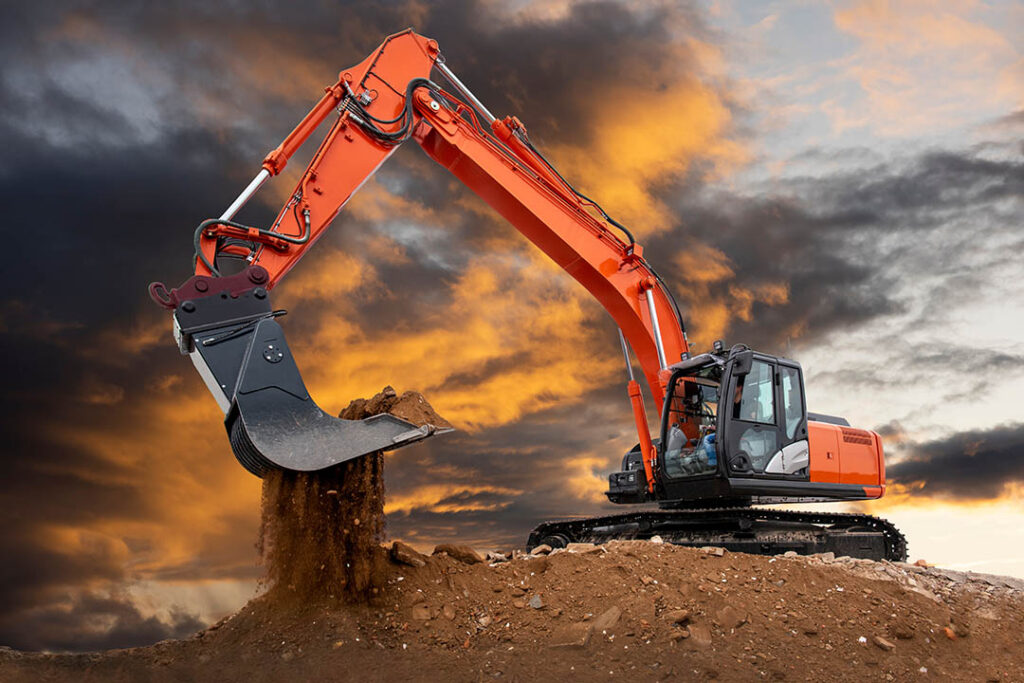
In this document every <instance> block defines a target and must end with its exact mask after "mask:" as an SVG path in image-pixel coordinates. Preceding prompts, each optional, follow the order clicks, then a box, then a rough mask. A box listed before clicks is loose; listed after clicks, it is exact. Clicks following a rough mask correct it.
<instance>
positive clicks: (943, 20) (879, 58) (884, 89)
mask: <svg viewBox="0 0 1024 683" xmlns="http://www.w3.org/2000/svg"><path fill="white" fill-rule="evenodd" d="M1013 11H1014V10H1012V9H1011V10H1000V9H995V8H988V7H986V6H984V5H982V4H979V3H976V2H973V1H971V0H965V1H962V2H943V3H933V2H927V1H919V2H887V1H885V0H858V1H856V2H848V3H844V4H843V5H841V6H839V7H838V8H837V9H836V11H835V14H834V20H835V25H836V27H837V28H838V29H839V30H840V31H842V32H843V33H846V34H848V35H850V36H853V37H854V38H856V39H857V40H858V41H859V45H858V47H857V48H856V49H855V50H854V51H853V52H852V53H851V54H850V55H849V56H848V57H846V58H844V59H843V60H841V62H840V66H841V68H842V69H843V71H844V72H845V74H846V75H848V76H849V77H850V78H852V79H854V80H855V81H856V82H857V83H858V84H859V87H860V89H861V90H862V92H863V94H864V96H865V100H864V101H863V102H856V101H855V102H856V104H855V105H854V106H853V107H850V106H844V105H842V104H840V105H838V106H837V107H836V108H835V109H834V111H833V114H834V115H835V117H836V121H837V122H838V123H839V124H840V125H842V121H843V120H844V119H847V120H850V119H852V120H853V121H854V123H855V125H867V126H871V127H873V128H875V129H877V130H879V131H880V132H883V133H887V134H897V135H908V134H909V135H915V134H920V133H921V132H922V131H928V130H929V129H930V130H936V129H948V128H950V127H955V126H956V125H958V124H960V125H962V124H965V123H971V122H973V121H972V119H974V118H976V116H977V113H978V111H979V110H983V111H993V110H995V111H999V110H1005V109H1009V108H1011V107H1019V106H1020V104H1021V97H1022V95H1024V90H1022V87H1021V82H1022V81H1021V79H1020V75H1021V68H1022V67H1021V64H1022V60H1021V57H1020V54H1019V51H1018V50H1017V49H1016V48H1015V47H1014V43H1013V37H1012V35H1010V34H1009V33H1008V31H1009V30H1010V29H1009V27H1010V26H1012V25H1014V21H1015V20H1014V19H1013V18H1012V16H1007V15H1008V14H1011V13H1012V12H1013ZM1016 11H1017V13H1018V17H1017V21H1019V8H1018V9H1017V10H1016Z"/></svg>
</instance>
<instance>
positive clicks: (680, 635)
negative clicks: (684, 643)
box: [669, 628, 690, 643]
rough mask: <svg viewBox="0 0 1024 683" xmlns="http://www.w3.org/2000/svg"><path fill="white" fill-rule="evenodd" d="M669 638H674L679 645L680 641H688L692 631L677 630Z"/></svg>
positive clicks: (685, 629) (686, 629)
mask: <svg viewBox="0 0 1024 683" xmlns="http://www.w3.org/2000/svg"><path fill="white" fill-rule="evenodd" d="M669 637H670V638H672V640H674V641H676V642H677V643H678V642H679V641H680V640H686V639H687V638H689V637H690V629H688V628H680V629H676V630H675V631H673V632H672V635H671V636H669Z"/></svg>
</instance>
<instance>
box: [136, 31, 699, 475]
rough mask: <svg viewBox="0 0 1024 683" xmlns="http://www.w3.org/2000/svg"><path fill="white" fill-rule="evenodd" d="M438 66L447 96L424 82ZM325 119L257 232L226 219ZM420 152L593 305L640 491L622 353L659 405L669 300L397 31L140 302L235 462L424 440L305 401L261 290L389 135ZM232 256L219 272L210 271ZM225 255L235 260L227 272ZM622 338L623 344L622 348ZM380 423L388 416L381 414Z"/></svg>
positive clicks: (671, 350)
mask: <svg viewBox="0 0 1024 683" xmlns="http://www.w3.org/2000/svg"><path fill="white" fill-rule="evenodd" d="M434 70H436V71H439V72H440V73H441V75H442V76H444V77H445V78H446V79H447V80H448V82H449V84H450V86H451V88H452V90H453V91H454V92H448V91H446V90H445V89H443V88H441V87H440V86H439V85H437V84H436V83H434V82H433V81H431V80H429V77H430V75H431V72H432V71H434ZM334 114H337V118H336V120H335V121H334V122H333V123H332V124H331V126H330V129H329V131H328V132H327V135H326V136H325V138H324V140H323V142H322V143H321V145H320V147H319V149H318V150H317V152H316V154H315V155H314V156H313V159H312V160H311V162H310V163H309V166H308V167H307V168H306V169H305V171H304V172H303V174H302V176H301V178H300V179H299V181H298V183H297V184H296V187H295V189H294V191H293V192H292V193H291V195H290V197H289V199H288V201H287V202H286V203H285V205H284V207H283V208H282V209H281V211H280V213H279V214H278V216H277V217H276V219H275V221H274V223H273V224H272V225H271V226H270V227H269V228H254V227H251V226H247V225H243V224H240V223H236V222H234V221H233V220H232V219H233V217H234V215H235V213H236V212H237V211H238V210H239V209H240V208H241V207H242V206H243V205H244V204H245V202H246V201H248V199H249V198H250V197H251V196H252V195H253V194H254V193H255V192H256V190H258V189H259V187H260V186H261V185H262V184H263V183H264V182H265V181H266V180H267V179H268V178H269V177H271V176H273V175H276V174H278V173H280V172H281V170H282V169H283V168H284V167H285V164H287V162H288V160H289V158H290V157H291V156H292V154H293V153H294V152H295V151H296V150H297V149H298V148H299V147H300V146H301V145H302V143H303V142H305V141H306V139H307V138H308V137H309V136H310V135H311V134H312V133H313V131H314V130H316V129H317V128H318V127H319V126H320V124H322V123H323V122H325V121H326V119H327V118H328V117H330V116H332V115H334ZM409 139H413V140H415V141H416V142H417V143H418V144H419V145H420V146H421V147H422V149H423V150H424V151H425V152H426V153H427V155H428V156H430V157H431V158H432V159H434V160H435V161H437V162H438V163H439V164H441V165H442V166H444V167H445V168H447V169H448V170H449V171H450V172H451V173H452V174H453V175H455V176H456V177H457V178H459V179H460V180H461V181H462V182H463V183H464V184H465V185H466V186H467V187H469V188H470V189H471V190H473V191H474V192H475V193H476V194H477V195H478V196H480V197H481V198H482V199H483V200H484V201H486V202H487V203H488V204H489V205H490V206H492V207H493V208H494V209H495V210H496V211H497V212H498V213H500V214H501V215H502V216H504V217H505V218H506V219H507V220H508V221H509V222H510V223H511V224H512V225H513V226H515V227H516V229H518V230H519V231H520V232H521V233H522V234H523V235H525V236H526V237H527V238H528V239H529V240H530V241H531V242H533V243H534V244H535V245H536V246H537V247H538V248H540V249H541V250H542V251H543V252H544V253H545V254H547V255H548V256H549V257H550V258H551V259H552V260H553V261H554V262H555V263H557V264H558V265H559V266H561V267H562V268H563V269H564V270H565V271H566V272H567V273H569V274H570V275H572V276H573V277H574V278H575V279H576V280H577V281H578V282H580V283H581V284H582V285H583V286H584V287H586V289H587V291H589V292H590V293H591V294H592V295H593V296H594V297H595V298H596V299H597V300H598V301H599V302H600V303H601V304H602V306H604V308H605V309H606V310H607V311H608V313H609V314H610V315H611V316H612V318H613V319H614V320H615V322H616V323H617V325H618V327H619V330H620V332H621V336H622V346H623V351H624V353H625V355H626V361H627V367H628V368H630V380H629V384H628V392H629V395H630V399H631V402H632V404H633V409H634V416H635V420H636V426H637V430H638V434H639V441H640V444H641V449H642V452H644V453H646V454H647V456H648V457H645V458H644V459H643V461H644V470H645V476H646V479H647V485H648V490H653V487H654V482H655V474H654V458H655V449H654V447H653V445H652V442H651V436H650V433H649V429H648V426H647V417H646V413H645V409H644V406H643V399H642V396H641V392H640V386H639V384H638V383H637V382H636V380H635V378H634V377H633V375H632V365H631V363H630V358H629V348H632V350H633V352H634V354H635V355H636V358H637V360H638V362H639V364H640V366H641V368H642V371H643V373H644V375H645V377H646V380H647V382H648V385H649V386H650V387H651V391H652V395H653V399H654V403H655V407H656V409H657V410H658V412H659V414H660V412H661V411H662V409H663V406H662V401H663V398H664V393H665V385H666V382H667V379H668V376H669V374H670V373H669V372H668V371H667V370H666V368H667V366H668V365H670V364H672V363H675V362H677V361H679V360H680V359H681V358H684V357H685V354H687V352H688V347H687V340H686V335H685V332H684V330H683V326H682V321H681V317H680V314H679V310H678V307H677V306H676V304H675V302H674V300H673V299H672V297H671V295H670V293H669V292H668V290H667V289H666V287H665V286H664V284H663V283H662V281H661V279H660V278H659V277H658V275H657V273H656V272H655V271H654V269H653V268H652V267H651V266H650V265H649V264H648V263H647V262H646V260H645V259H644V258H643V250H642V247H641V246H640V245H639V244H637V243H636V242H635V241H634V240H633V237H632V235H631V234H630V233H629V232H628V231H627V230H626V229H625V228H624V227H623V226H621V225H620V224H618V223H617V222H615V221H614V220H613V219H611V218H610V217H609V216H608V215H607V214H606V213H605V212H604V211H603V210H602V209H601V208H600V206H599V205H597V204H596V203H595V202H593V201H592V200H590V199H589V198H587V197H586V196H584V195H582V194H580V193H579V192H577V191H576V190H575V189H574V188H573V187H572V186H571V185H570V184H569V183H568V182H567V181H566V180H565V179H564V178H563V177H562V176H561V175H560V174H559V173H558V172H557V171H556V170H555V168H554V167H553V166H552V165H551V164H550V163H549V162H548V161H547V160H546V159H545V158H544V157H543V155H542V154H541V153H540V152H539V151H538V150H537V149H536V148H535V147H534V145H533V144H532V143H531V142H530V139H529V136H528V135H527V132H526V128H525V127H524V126H523V124H522V123H521V122H520V121H519V120H518V119H517V118H515V117H511V116H510V117H507V118H505V119H503V120H498V119H495V118H494V117H493V116H492V115H491V114H490V112H489V111H488V110H487V109H486V107H484V105H482V104H481V103H480V102H479V100H477V99H476V97H475V96H473V94H472V93H471V92H470V91H469V90H468V89H467V88H466V87H465V86H464V85H463V84H462V83H461V81H459V79H458V78H457V77H456V76H455V75H454V74H453V73H452V72H451V71H450V70H449V69H448V68H447V66H446V65H445V64H444V62H443V59H442V58H441V55H440V51H439V49H438V46H437V43H436V42H435V41H433V40H429V39H427V38H424V37H423V36H420V35H417V34H416V33H414V32H413V31H411V30H407V31H404V32H402V33H398V34H396V35H393V36H390V37H389V38H387V39H386V40H385V41H384V43H383V44H382V45H381V46H380V47H379V48H378V49H377V50H376V51H375V52H374V53H373V54H371V55H370V56H369V57H367V58H366V60H364V61H363V62H362V63H360V64H359V65H357V66H355V67H352V68H351V69H347V70H345V71H343V72H342V73H341V74H340V75H339V79H338V82H337V83H335V84H334V85H332V86H330V87H328V88H326V89H325V94H324V96H323V98H322V99H321V100H320V102H319V103H317V105H316V106H315V107H314V108H313V109H312V110H311V111H310V113H309V114H308V115H307V116H306V117H305V118H304V119H303V120H302V122H301V123H300V124H299V125H298V126H297V127H296V128H295V130H294V131H292V133H291V134H290V135H289V136H288V137H287V138H286V139H285V140H284V142H282V144H281V145H280V146H279V147H278V148H277V149H275V150H274V151H272V152H271V153H270V154H268V155H267V157H266V159H265V160H264V162H263V167H262V169H261V170H260V172H259V174H258V175H257V176H256V178H254V179H253V181H252V183H250V185H249V186H248V187H247V188H246V189H245V191H243V193H242V194H241V195H240V196H239V197H238V199H237V200H236V201H235V202H234V203H233V204H232V205H231V206H230V207H229V209H228V210H227V211H226V212H225V213H224V214H223V215H222V216H221V217H220V218H218V219H211V220H208V221H204V222H203V223H202V224H201V225H200V226H199V228H198V229H197V230H196V235H195V248H196V269H195V275H194V276H193V277H192V278H190V279H189V280H188V281H186V282H185V283H184V284H183V285H182V286H181V287H179V288H177V289H174V290H171V291H168V290H167V289H166V287H164V286H163V285H162V284H159V283H154V284H153V285H151V287H150V291H151V294H152V295H153V298H154V299H155V300H156V301H157V302H158V303H161V304H162V305H164V306H165V307H167V308H169V309H173V310H174V311H175V314H174V315H175V330H176V336H177V338H178V342H179V346H180V348H181V350H182V351H183V352H185V353H189V354H190V355H191V356H192V358H193V361H194V362H195V364H196V367H197V368H198V369H199V371H200V374H201V375H203V377H204V379H205V380H206V382H207V385H208V387H209V388H210V390H211V392H212V393H213V394H214V396H215V397H216V398H217V399H218V402H219V403H220V405H221V407H222V409H223V410H224V411H225V415H226V419H225V423H226V426H227V429H228V433H229V436H230V438H231V443H232V447H233V450H234V451H235V454H236V456H237V457H238V458H239V460H240V461H241V462H242V464H243V465H245V466H246V467H247V469H249V470H250V471H252V472H254V473H255V474H262V472H264V471H266V469H268V468H272V467H280V468H286V469H300V470H315V469H321V468H322V467H327V466H330V465H332V464H335V463H337V462H342V461H344V460H347V459H350V458H353V457H358V456H360V455H363V454H365V453H367V452H372V451H374V450H387V449H389V448H395V447H398V446H401V445H405V444H407V443H412V442H415V441H418V440H420V439H422V438H426V437H427V436H429V435H430V434H431V433H433V432H434V430H433V429H432V428H430V426H429V425H428V426H427V427H424V428H420V429H416V428H414V427H413V426H412V425H409V424H408V423H404V424H403V423H402V421H400V420H398V419H397V418H391V416H377V417H375V418H370V420H369V421H361V422H353V421H346V420H338V419H336V418H333V417H330V416H328V415H326V414H325V413H324V412H323V411H322V410H320V409H319V408H317V407H316V404H315V403H313V402H312V400H311V399H310V398H309V395H308V392H306V391H305V387H304V385H303V384H302V381H301V377H300V376H299V374H298V370H297V367H296V366H295V364H294V361H293V360H292V359H291V356H290V352H289V351H288V349H287V344H286V342H285V341H284V335H283V331H282V330H281V328H280V326H279V325H278V323H277V322H276V320H275V318H276V317H277V316H278V315H280V314H281V312H280V311H274V310H273V309H272V308H271V307H270V305H269V295H268V292H269V290H271V289H272V288H273V287H274V286H275V285H276V284H277V282H278V281H279V280H280V279H281V278H282V277H283V276H284V275H285V274H286V273H287V272H288V271H289V270H290V269H291V268H292V267H293V266H294V265H295V264H296V263H297V262H298V261H299V259H301V258H302V256H303V255H304V254H305V252H306V250H307V249H309V248H310V247H311V246H312V245H313V243H314V242H316V240H317V239H318V238H319V237H320V236H321V235H322V234H323V233H324V231H325V230H326V229H327V228H328V227H329V225H330V223H331V221H332V220H333V219H334V218H335V216H336V215H337V214H338V212H339V211H340V210H341V208H342V207H343V206H344V205H345V203H346V202H347V201H348V200H349V199H350V198H351V197H352V195H353V194H355V192H356V191H358V189H359V187H360V186H361V185H362V184H363V183H364V182H366V180H367V179H368V178H369V177H370V176H372V175H373V173H374V171H375V170H376V169H377V168H378V167H379V166H380V165H381V164H382V163H383V162H384V161H386V160H387V158H388V156H390V155H391V153H392V152H394V151H395V149H397V148H398V146H400V145H401V144H402V143H403V142H405V141H407V140H409ZM233 260H234V263H235V264H236V267H235V268H234V270H235V271H237V272H235V273H233V274H230V275H229V274H226V273H222V272H220V270H219V267H220V264H221V263H226V264H230V263H232V261H233ZM238 264H241V265H242V266H243V267H242V268H241V269H239V268H238V267H237V265H238ZM627 342H628V346H627ZM387 418H391V419H390V420H389V419H387Z"/></svg>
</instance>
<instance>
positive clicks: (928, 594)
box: [907, 586, 942, 605]
mask: <svg viewBox="0 0 1024 683" xmlns="http://www.w3.org/2000/svg"><path fill="white" fill-rule="evenodd" d="M907 590H908V591H910V592H912V593H917V594H918V595H923V596H924V597H926V598H928V599H929V600H931V601H932V602H934V603H935V604H936V605H941V604H942V599H941V598H939V596H937V595H936V594H935V593H932V592H931V591H930V590H928V589H926V588H921V587H920V586H908V587H907Z"/></svg>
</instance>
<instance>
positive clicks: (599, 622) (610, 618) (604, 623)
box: [590, 606, 622, 633]
mask: <svg viewBox="0 0 1024 683" xmlns="http://www.w3.org/2000/svg"><path fill="white" fill-rule="evenodd" d="M621 616H622V610H621V609H619V608H618V607H615V606H612V607H609V608H608V609H606V610H605V611H604V612H602V613H601V614H600V615H598V617H597V618H596V619H594V620H593V621H592V622H590V623H591V625H592V626H593V627H594V630H595V631H597V632H598V633H600V632H602V631H607V630H609V629H610V628H612V627H613V626H615V624H617V623H619V617H621Z"/></svg>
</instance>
